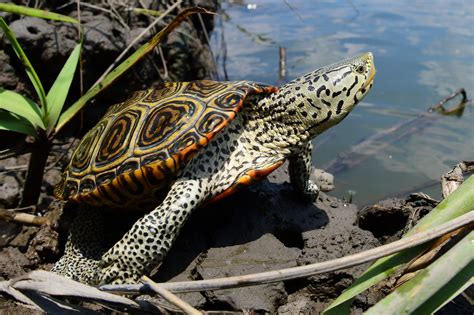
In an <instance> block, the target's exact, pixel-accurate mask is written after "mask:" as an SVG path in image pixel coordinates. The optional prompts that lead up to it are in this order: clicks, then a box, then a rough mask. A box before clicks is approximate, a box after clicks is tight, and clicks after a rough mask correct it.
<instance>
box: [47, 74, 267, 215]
mask: <svg viewBox="0 0 474 315" xmlns="http://www.w3.org/2000/svg"><path fill="white" fill-rule="evenodd" d="M275 91H276V88H275V87H271V86H265V85H261V84H257V83H251V82H247V81H240V82H215V81H193V82H175V83H164V84H162V85H161V86H160V87H159V88H157V89H149V90H145V91H139V92H135V93H134V94H133V95H132V97H131V98H130V99H128V100H127V101H125V102H123V103H119V104H116V105H114V106H112V107H110V108H109V110H108V111H107V113H106V114H105V116H104V117H103V118H102V119H101V120H100V121H99V123H98V124H97V125H96V126H95V127H94V128H92V129H91V130H90V131H89V132H88V133H87V134H86V135H85V136H84V137H83V138H82V140H81V142H80V143H79V145H78V146H77V148H76V150H75V151H74V153H73V155H72V158H71V161H70V162H69V165H68V166H67V168H66V170H65V171H64V174H63V178H62V181H61V183H60V184H58V185H57V186H56V189H55V195H56V197H57V198H59V199H63V200H73V201H77V202H86V203H88V204H91V205H94V206H99V205H106V206H111V207H128V206H129V205H131V204H133V203H136V201H137V200H140V201H142V200H144V199H151V198H154V196H155V195H156V194H157V192H159V191H161V190H163V189H164V188H165V187H167V186H168V185H169V183H170V180H172V179H173V176H174V175H175V174H176V173H177V172H178V170H179V169H180V167H181V166H183V165H184V164H185V163H186V162H187V161H189V160H190V159H191V158H192V156H193V155H194V154H195V153H196V151H197V150H199V149H200V148H202V147H204V146H205V145H206V144H207V143H208V142H209V141H210V140H211V139H212V138H213V137H214V136H215V135H216V134H217V133H218V132H219V131H220V130H222V128H224V127H225V126H226V125H228V124H229V122H230V121H231V120H232V119H234V118H235V116H236V114H237V113H238V112H239V110H240V109H241V108H242V106H244V103H245V99H246V98H247V97H248V96H249V95H251V94H259V93H266V94H268V93H273V92H275Z"/></svg>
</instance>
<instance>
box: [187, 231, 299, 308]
mask: <svg viewBox="0 0 474 315" xmlns="http://www.w3.org/2000/svg"><path fill="white" fill-rule="evenodd" d="M298 255H299V250H298V249H296V248H287V247H285V245H283V244H282V243H281V242H280V241H278V240H277V239H276V238H275V237H274V236H273V235H271V234H265V235H263V236H262V237H260V238H259V239H257V240H255V241H253V242H249V243H246V244H242V245H235V246H229V247H216V248H212V249H210V250H209V251H208V252H207V255H206V257H205V258H204V259H203V261H202V262H201V263H200V264H199V265H198V266H197V268H196V272H197V273H198V274H199V276H200V278H202V279H213V278H221V277H229V276H236V275H244V274H249V273H256V272H263V271H270V270H278V269H283V268H289V267H295V266H296V258H297V257H298ZM285 298H286V292H285V289H284V286H283V284H282V283H274V284H266V285H260V286H253V287H246V288H238V289H230V290H217V291H214V292H212V293H210V292H208V293H207V299H208V301H209V302H210V303H212V304H215V305H228V306H229V307H231V309H232V310H243V309H245V310H253V311H256V312H270V313H274V312H275V311H276V310H277V308H278V303H279V301H281V300H283V299H285Z"/></svg>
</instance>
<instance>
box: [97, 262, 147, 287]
mask: <svg viewBox="0 0 474 315" xmlns="http://www.w3.org/2000/svg"><path fill="white" fill-rule="evenodd" d="M139 279H140V275H139V274H136V273H134V272H133V271H131V270H124V269H122V268H120V266H119V264H117V263H114V264H112V265H110V266H107V267H105V268H103V269H102V270H101V271H100V272H99V283H100V284H102V285H103V284H134V283H138V280H139Z"/></svg>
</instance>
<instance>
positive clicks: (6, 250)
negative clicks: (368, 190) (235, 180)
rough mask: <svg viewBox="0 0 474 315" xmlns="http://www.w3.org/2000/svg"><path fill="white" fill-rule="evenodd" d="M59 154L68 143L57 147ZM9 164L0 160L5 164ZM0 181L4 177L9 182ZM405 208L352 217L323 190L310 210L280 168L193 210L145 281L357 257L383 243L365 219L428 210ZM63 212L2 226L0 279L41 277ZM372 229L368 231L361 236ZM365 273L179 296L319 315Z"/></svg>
mask: <svg viewBox="0 0 474 315" xmlns="http://www.w3.org/2000/svg"><path fill="white" fill-rule="evenodd" d="M62 147H63V148H65V147H69V145H68V144H67V143H64V144H62ZM55 151H56V149H54V150H53V152H55ZM20 159H23V157H20ZM12 163H13V162H12V160H7V163H5V164H12ZM59 169H60V166H57V167H56V168H53V169H51V170H50V171H48V173H47V176H45V189H44V190H43V195H42V200H43V202H42V203H40V206H39V207H38V208H39V209H38V211H37V213H43V214H44V215H48V216H51V217H53V218H54V219H55V220H56V219H57V218H59V217H60V216H61V213H62V210H63V207H64V203H62V202H58V201H56V200H54V199H53V198H51V192H52V190H51V189H50V188H49V186H52V185H53V184H54V182H55V181H58V180H59V174H60V172H59ZM8 174H9V173H7V175H5V174H3V175H4V176H5V178H9V177H13V175H8ZM313 179H314V180H315V181H317V183H319V184H320V186H321V187H323V188H324V189H325V190H326V189H330V188H331V187H332V186H333V183H332V176H331V175H330V174H327V173H324V172H323V171H320V170H315V171H314V173H313ZM18 193H19V191H18V189H17V190H16V194H17V195H18ZM10 196H11V191H10V190H5V192H3V193H2V191H0V202H2V200H3V199H4V198H6V197H8V198H10ZM16 198H18V196H17V197H16ZM412 199H413V200H414V198H412ZM413 200H411V201H410V198H408V199H407V200H401V199H390V200H387V201H384V202H382V203H381V204H382V205H383V207H382V206H380V205H378V206H374V207H373V209H378V210H379V211H378V212H377V211H375V210H370V209H371V208H366V209H364V210H363V211H360V210H359V209H358V208H357V207H356V206H355V205H353V204H348V203H345V202H343V201H341V200H339V199H337V198H334V197H331V196H330V195H329V194H326V193H324V192H322V193H321V194H320V196H319V197H318V199H317V201H316V202H315V203H307V202H304V201H302V200H300V198H299V196H298V195H297V194H296V193H295V192H294V191H293V189H292V187H291V185H290V184H289V182H288V174H287V166H286V165H284V166H282V167H281V168H280V169H278V170H277V171H275V172H274V173H273V174H271V175H270V176H269V177H268V179H266V180H264V181H262V182H260V183H258V184H256V185H254V186H252V187H250V188H249V189H247V190H243V191H240V192H238V193H237V194H235V195H233V196H231V197H229V198H227V199H225V200H223V201H221V202H219V203H216V204H213V205H210V206H207V207H205V208H202V209H199V211H196V212H195V213H194V214H193V215H192V216H191V218H190V219H189V221H188V223H187V224H186V226H185V227H184V229H183V231H182V232H181V235H180V236H179V238H178V240H177V241H176V243H175V245H174V246H173V248H172V250H171V252H170V253H169V254H168V256H167V257H166V259H165V261H164V262H163V264H162V265H161V267H160V268H159V270H158V272H157V273H156V274H155V275H154V276H153V278H154V279H155V280H157V281H182V280H198V279H211V278H217V277H226V276H231V275H241V274H248V273H255V272H262V271H270V270H277V269H282V268H287V267H295V266H299V265H306V264H310V263H314V262H318V261H325V260H330V259H334V258H338V257H342V256H345V255H348V254H351V253H356V252H359V251H363V250H366V249H369V248H372V247H375V246H379V245H381V244H382V243H383V242H384V241H385V240H386V239H387V238H383V237H381V236H380V235H378V234H377V229H373V228H372V227H374V226H375V227H376V226H377V224H368V223H367V222H372V221H373V220H374V219H369V218H370V217H371V216H375V217H376V218H377V219H378V220H379V221H380V222H396V223H397V224H394V226H391V224H387V223H385V225H386V226H387V227H388V228H389V229H395V228H396V229H397V231H398V232H401V231H403V229H404V228H405V226H406V225H409V220H408V219H407V220H406V221H404V223H405V224H399V222H397V221H396V220H391V221H387V220H386V219H387V218H392V216H393V215H395V214H394V213H398V215H399V216H403V215H406V213H413V212H420V213H421V212H423V213H425V212H426V211H427V209H428V208H429V205H428V204H423V205H421V204H418V206H423V207H422V208H420V209H421V210H420V209H419V210H414V209H417V208H416V205H415V203H416V202H415V201H413ZM418 203H419V202H418ZM431 206H432V205H431ZM427 207H428V208H427ZM381 209H389V210H381ZM71 213H72V212H69V211H68V209H66V210H65V214H66V215H63V216H62V220H61V221H60V223H61V226H60V228H59V229H54V228H51V227H49V226H44V227H42V228H39V227H28V226H19V225H16V224H10V223H1V224H2V229H1V231H2V235H1V236H2V237H1V240H2V247H1V248H2V251H1V252H0V271H1V273H0V277H1V278H3V279H11V278H14V277H17V276H19V275H22V274H24V273H26V272H28V271H31V270H35V269H46V270H48V269H49V268H50V267H51V265H52V263H54V262H55V261H56V260H57V259H58V257H59V256H60V255H61V251H62V249H63V248H62V246H64V241H65V236H66V233H67V232H66V228H67V223H68V222H70V220H71V219H72V217H73V216H72V214H71ZM374 213H376V214H374ZM123 217H124V218H125V219H124V220H121V221H120V224H122V226H125V227H122V228H119V225H118V224H119V221H117V220H113V218H111V220H110V222H109V224H110V228H111V229H113V230H122V231H124V230H125V229H126V226H127V225H129V224H131V223H132V221H133V220H134V219H135V218H133V219H129V218H128V217H127V216H123ZM371 220H372V221H371ZM358 224H359V225H361V226H363V227H364V228H365V229H362V228H361V227H359V225H358ZM371 228H372V231H369V230H367V229H371ZM396 233H397V232H395V234H396ZM112 237H115V238H118V237H120V235H114V236H112ZM366 268H367V265H362V266H357V267H353V268H350V269H347V270H343V271H338V272H333V273H328V274H323V275H318V276H312V277H310V278H308V279H301V280H293V281H286V282H282V283H276V284H267V285H260V286H254V287H247V288H240V289H229V290H221V291H213V292H207V293H187V294H181V295H180V296H181V297H182V298H183V299H185V300H186V301H187V302H189V303H191V304H192V305H194V306H195V307H197V308H200V309H205V310H218V311H228V312H236V311H241V310H252V311H255V312H265V313H266V312H269V313H275V312H278V313H282V314H294V313H300V312H302V313H306V314H310V313H318V312H320V311H321V310H323V309H324V308H325V307H326V306H327V305H328V304H329V303H330V301H331V300H332V299H334V298H335V297H337V296H338V295H339V294H340V293H341V292H342V291H343V290H344V289H345V288H346V287H347V286H349V285H350V284H351V283H352V281H353V280H354V279H355V278H357V276H358V275H360V274H361V273H362V272H363V271H364V270H365V269H366ZM378 298H380V296H378V295H377V294H376V293H374V292H369V293H368V294H366V295H362V296H361V297H359V298H358V299H357V301H356V304H355V305H356V306H354V307H355V308H354V311H356V310H357V309H365V308H367V307H369V306H370V305H371V304H373V303H374V302H375V301H376V300H377V299H378Z"/></svg>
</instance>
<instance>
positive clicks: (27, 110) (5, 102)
mask: <svg viewBox="0 0 474 315" xmlns="http://www.w3.org/2000/svg"><path fill="white" fill-rule="evenodd" d="M0 109H3V110H6V111H9V112H11V113H13V114H15V115H18V116H21V117H23V118H25V119H26V120H28V121H29V122H30V124H31V125H33V126H35V127H39V128H41V129H43V130H44V129H46V128H45V125H44V123H43V120H42V116H41V111H40V110H39V108H38V105H36V103H35V102H33V101H32V100H30V99H29V98H28V97H26V96H23V95H21V94H18V93H16V92H13V91H9V90H5V89H3V88H0Z"/></svg>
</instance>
